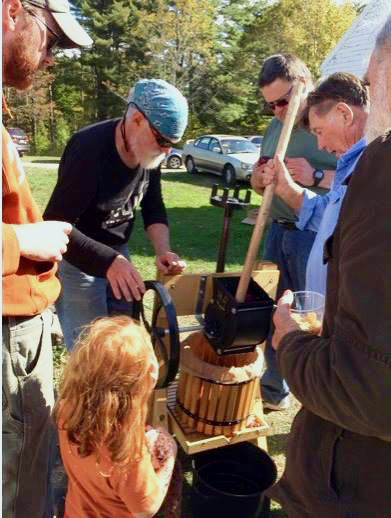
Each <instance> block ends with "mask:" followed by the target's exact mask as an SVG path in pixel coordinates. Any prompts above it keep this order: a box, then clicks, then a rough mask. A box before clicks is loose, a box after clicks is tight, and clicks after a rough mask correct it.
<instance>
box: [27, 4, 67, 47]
mask: <svg viewBox="0 0 391 518" xmlns="http://www.w3.org/2000/svg"><path fill="white" fill-rule="evenodd" d="M27 12H28V13H29V14H30V15H31V16H32V17H33V18H35V19H36V20H38V21H40V22H41V23H42V25H44V26H45V27H46V28H47V30H48V31H49V34H48V36H50V38H49V37H48V38H47V44H46V50H47V53H48V54H53V53H54V52H55V50H56V48H57V47H58V45H59V44H60V41H61V36H60V35H59V34H57V33H56V32H55V31H54V30H53V29H52V28H51V27H50V26H49V25H48V24H47V23H46V22H45V20H43V19H42V18H41V17H40V16H38V15H37V13H35V12H34V11H32V10H31V11H30V10H28V11H27Z"/></svg>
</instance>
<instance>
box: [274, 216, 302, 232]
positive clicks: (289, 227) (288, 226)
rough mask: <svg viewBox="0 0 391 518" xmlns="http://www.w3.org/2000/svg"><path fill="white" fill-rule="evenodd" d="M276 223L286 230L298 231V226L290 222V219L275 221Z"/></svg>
mask: <svg viewBox="0 0 391 518" xmlns="http://www.w3.org/2000/svg"><path fill="white" fill-rule="evenodd" d="M274 222H275V223H278V224H279V225H281V226H282V227H284V228H285V229H286V230H298V228H297V227H296V224H295V223H294V222H293V221H289V219H275V220H274Z"/></svg>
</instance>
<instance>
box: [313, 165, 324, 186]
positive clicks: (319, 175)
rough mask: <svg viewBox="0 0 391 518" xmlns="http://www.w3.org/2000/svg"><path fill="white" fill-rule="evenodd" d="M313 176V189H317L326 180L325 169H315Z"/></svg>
mask: <svg viewBox="0 0 391 518" xmlns="http://www.w3.org/2000/svg"><path fill="white" fill-rule="evenodd" d="M312 176H313V178H314V183H313V184H312V187H317V186H318V185H319V184H320V182H321V181H322V180H323V178H324V171H323V169H315V171H314V172H313V173H312Z"/></svg>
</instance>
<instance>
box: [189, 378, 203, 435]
mask: <svg viewBox="0 0 391 518" xmlns="http://www.w3.org/2000/svg"><path fill="white" fill-rule="evenodd" d="M191 380H192V383H193V389H192V399H191V402H190V405H189V406H187V407H186V408H187V409H188V410H189V411H190V412H191V413H192V414H193V415H198V412H199V407H200V390H201V384H202V380H201V379H200V378H196V377H193V376H191ZM187 422H188V426H191V428H193V429H194V430H195V429H196V425H197V421H196V420H195V419H193V418H192V417H188V421H187Z"/></svg>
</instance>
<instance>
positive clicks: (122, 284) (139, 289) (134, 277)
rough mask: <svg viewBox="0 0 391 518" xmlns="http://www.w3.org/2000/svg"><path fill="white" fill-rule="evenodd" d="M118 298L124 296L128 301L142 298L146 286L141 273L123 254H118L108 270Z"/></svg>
mask: <svg viewBox="0 0 391 518" xmlns="http://www.w3.org/2000/svg"><path fill="white" fill-rule="evenodd" d="M106 278H107V280H108V281H109V283H110V287H111V289H112V291H113V294H114V297H115V298H116V299H118V300H119V299H122V298H124V299H125V300H127V301H128V302H130V301H131V300H140V299H141V296H142V294H143V293H144V292H145V286H144V282H143V279H142V278H141V276H140V274H139V273H138V271H137V270H136V268H135V267H134V266H133V264H132V263H131V262H130V261H129V260H128V259H126V257H124V256H123V255H117V257H116V258H115V259H114V261H113V262H112V263H111V265H110V266H109V268H108V270H107V272H106Z"/></svg>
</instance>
